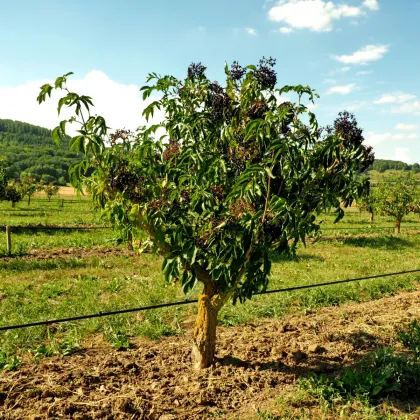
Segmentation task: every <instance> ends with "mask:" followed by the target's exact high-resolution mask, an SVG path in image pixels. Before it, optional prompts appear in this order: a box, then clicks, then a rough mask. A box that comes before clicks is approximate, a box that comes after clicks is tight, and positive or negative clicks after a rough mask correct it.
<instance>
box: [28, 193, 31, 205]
mask: <svg viewBox="0 0 420 420" xmlns="http://www.w3.org/2000/svg"><path fill="white" fill-rule="evenodd" d="M29 204H31V196H30V195H28V206H29Z"/></svg>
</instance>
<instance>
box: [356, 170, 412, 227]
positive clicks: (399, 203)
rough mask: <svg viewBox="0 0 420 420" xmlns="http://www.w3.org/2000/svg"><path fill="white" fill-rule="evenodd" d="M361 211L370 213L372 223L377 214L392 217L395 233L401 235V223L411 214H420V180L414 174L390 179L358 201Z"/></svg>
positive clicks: (373, 188)
mask: <svg viewBox="0 0 420 420" xmlns="http://www.w3.org/2000/svg"><path fill="white" fill-rule="evenodd" d="M357 205H358V207H359V209H360V210H362V211H367V212H369V213H370V220H369V221H370V223H373V220H374V216H375V214H381V215H385V216H389V217H392V218H393V219H394V220H395V232H396V233H400V231H401V221H402V220H403V218H404V216H406V215H407V214H409V213H420V180H419V178H416V177H415V176H414V175H413V174H407V175H400V176H398V177H394V178H389V179H388V180H387V181H386V182H380V183H378V185H376V186H374V187H372V188H370V191H369V194H367V195H364V196H361V197H360V198H359V199H358V200H357Z"/></svg>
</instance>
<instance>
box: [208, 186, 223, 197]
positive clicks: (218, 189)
mask: <svg viewBox="0 0 420 420" xmlns="http://www.w3.org/2000/svg"><path fill="white" fill-rule="evenodd" d="M210 190H211V192H212V194H213V197H214V198H215V199H216V200H218V201H222V200H224V198H225V193H224V192H223V187H222V186H221V185H213V186H212V187H211V188H210Z"/></svg>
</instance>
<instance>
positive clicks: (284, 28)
mask: <svg viewBox="0 0 420 420" xmlns="http://www.w3.org/2000/svg"><path fill="white" fill-rule="evenodd" d="M279 32H281V33H282V34H291V33H292V32H293V29H292V28H288V27H287V26H282V27H281V28H280V29H279Z"/></svg>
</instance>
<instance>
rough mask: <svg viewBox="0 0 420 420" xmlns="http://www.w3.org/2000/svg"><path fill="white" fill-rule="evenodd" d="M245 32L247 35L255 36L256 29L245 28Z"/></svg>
mask: <svg viewBox="0 0 420 420" xmlns="http://www.w3.org/2000/svg"><path fill="white" fill-rule="evenodd" d="M245 32H246V33H247V34H248V35H252V36H256V35H257V31H256V30H255V29H254V28H245Z"/></svg>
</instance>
